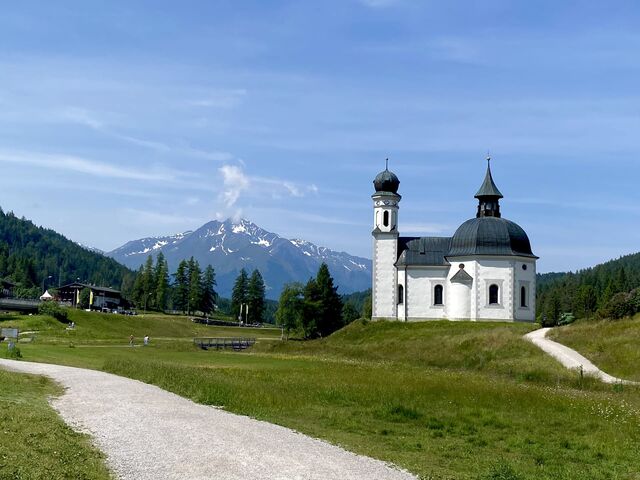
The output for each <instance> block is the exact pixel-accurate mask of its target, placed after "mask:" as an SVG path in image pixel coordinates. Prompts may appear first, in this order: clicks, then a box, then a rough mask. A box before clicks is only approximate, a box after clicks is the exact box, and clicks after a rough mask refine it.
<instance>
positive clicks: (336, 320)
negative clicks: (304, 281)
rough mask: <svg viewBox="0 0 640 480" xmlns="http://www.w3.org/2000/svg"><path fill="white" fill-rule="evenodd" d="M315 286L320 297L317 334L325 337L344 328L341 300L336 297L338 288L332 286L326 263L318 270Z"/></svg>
mask: <svg viewBox="0 0 640 480" xmlns="http://www.w3.org/2000/svg"><path fill="white" fill-rule="evenodd" d="M316 286H317V289H318V292H319V295H320V296H319V300H320V311H319V316H318V333H319V334H320V335H321V336H323V337H326V336H328V335H331V334H332V333H333V332H335V331H336V330H339V329H340V328H342V327H343V326H344V320H343V318H342V299H341V298H340V295H338V287H336V286H334V284H333V278H332V277H331V274H330V273H329V267H328V266H327V264H326V263H322V265H320V268H319V269H318V275H317V276H316Z"/></svg>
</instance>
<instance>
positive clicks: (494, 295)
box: [489, 284, 500, 305]
mask: <svg viewBox="0 0 640 480" xmlns="http://www.w3.org/2000/svg"><path fill="white" fill-rule="evenodd" d="M499 292H500V289H499V288H498V285H495V284H493V285H491V286H490V287H489V305H497V304H498V303H500V302H499V301H498V293H499Z"/></svg>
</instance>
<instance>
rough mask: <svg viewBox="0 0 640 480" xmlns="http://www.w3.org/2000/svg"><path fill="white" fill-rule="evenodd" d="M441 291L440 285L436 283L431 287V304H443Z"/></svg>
mask: <svg viewBox="0 0 640 480" xmlns="http://www.w3.org/2000/svg"><path fill="white" fill-rule="evenodd" d="M443 291H444V289H443V288H442V285H436V286H435V287H434V289H433V304H434V305H443V304H444V301H443Z"/></svg>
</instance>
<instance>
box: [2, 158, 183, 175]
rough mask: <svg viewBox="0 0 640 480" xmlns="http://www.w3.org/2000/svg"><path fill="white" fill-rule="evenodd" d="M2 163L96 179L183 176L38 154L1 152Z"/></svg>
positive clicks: (163, 170) (171, 171) (174, 172)
mask: <svg viewBox="0 0 640 480" xmlns="http://www.w3.org/2000/svg"><path fill="white" fill-rule="evenodd" d="M0 162H4V163H16V164H20V165H30V166H34V167H39V168H46V169H50V170H57V171H60V170H65V171H70V172H75V173H81V174H85V175H91V176H94V177H106V178H121V179H128V180H143V181H154V182H171V181H174V180H176V179H177V177H179V176H181V174H180V172H177V171H174V170H168V169H156V170H139V169H134V168H127V167H122V166H118V165H113V164H108V163H104V162H99V161H95V160H90V159H87V158H82V157H77V156H71V155H57V154H46V153H37V152H19V151H0Z"/></svg>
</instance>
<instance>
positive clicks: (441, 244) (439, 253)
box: [396, 237, 451, 267]
mask: <svg viewBox="0 0 640 480" xmlns="http://www.w3.org/2000/svg"><path fill="white" fill-rule="evenodd" d="M450 244H451V237H400V238H399V239H398V253H399V256H398V261H397V262H396V265H397V266H407V265H420V266H431V267H447V266H449V262H448V261H447V259H446V255H447V252H448V251H449V247H450Z"/></svg>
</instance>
